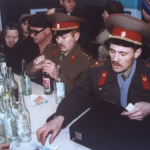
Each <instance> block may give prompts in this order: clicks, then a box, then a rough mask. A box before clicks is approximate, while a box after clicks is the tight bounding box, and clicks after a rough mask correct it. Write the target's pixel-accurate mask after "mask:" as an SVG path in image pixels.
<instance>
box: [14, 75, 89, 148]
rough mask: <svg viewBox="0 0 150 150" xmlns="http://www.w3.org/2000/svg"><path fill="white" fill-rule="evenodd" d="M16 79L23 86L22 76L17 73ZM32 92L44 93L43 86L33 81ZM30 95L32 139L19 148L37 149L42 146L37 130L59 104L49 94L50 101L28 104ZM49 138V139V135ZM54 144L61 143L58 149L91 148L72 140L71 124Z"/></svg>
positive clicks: (26, 101) (29, 107) (29, 108)
mask: <svg viewBox="0 0 150 150" xmlns="http://www.w3.org/2000/svg"><path fill="white" fill-rule="evenodd" d="M15 79H16V81H17V82H18V84H19V87H21V86H20V77H19V76H17V75H15ZM32 93H33V94H36V95H42V94H43V87H42V86H40V85H38V84H35V83H33V82H32ZM30 97H31V96H25V97H24V98H25V103H26V107H27V109H28V110H29V112H30V119H31V130H32V140H31V141H30V142H28V143H21V144H20V146H19V147H18V148H17V150H36V149H37V147H38V146H41V144H40V143H39V142H38V140H37V137H36V130H37V129H38V128H39V127H41V126H42V125H43V124H44V123H45V122H46V119H47V118H48V117H49V116H50V115H52V114H53V113H54V112H55V110H56V108H57V104H56V103H55V100H54V97H53V95H49V96H47V97H48V103H44V104H40V105H37V106H28V105H27V104H28V101H29V100H30ZM47 140H49V137H48V138H47ZM52 145H54V146H56V145H59V147H58V150H89V149H88V148H85V147H83V146H81V145H79V144H76V143H74V142H72V141H71V140H70V135H69V126H67V127H66V128H65V129H63V130H61V132H60V133H59V135H58V136H57V137H56V139H55V140H54V142H53V144H52Z"/></svg>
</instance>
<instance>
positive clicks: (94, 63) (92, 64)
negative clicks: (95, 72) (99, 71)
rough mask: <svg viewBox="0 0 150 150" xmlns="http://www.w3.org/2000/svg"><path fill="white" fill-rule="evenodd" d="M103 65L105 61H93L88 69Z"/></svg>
mask: <svg viewBox="0 0 150 150" xmlns="http://www.w3.org/2000/svg"><path fill="white" fill-rule="evenodd" d="M104 63H105V60H100V61H95V62H93V63H91V65H90V68H95V67H98V66H103V65H104Z"/></svg>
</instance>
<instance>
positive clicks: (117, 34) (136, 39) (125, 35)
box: [110, 27, 142, 45]
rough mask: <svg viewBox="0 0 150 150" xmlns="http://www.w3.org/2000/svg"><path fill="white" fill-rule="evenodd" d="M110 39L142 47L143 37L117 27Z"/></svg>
mask: <svg viewBox="0 0 150 150" xmlns="http://www.w3.org/2000/svg"><path fill="white" fill-rule="evenodd" d="M110 37H112V38H118V39H122V40H125V41H129V42H132V43H135V44H139V45H141V42H142V36H141V35H140V34H139V33H137V32H134V31H131V30H127V29H123V28H119V27H115V28H114V29H113V31H112V33H111V35H110Z"/></svg>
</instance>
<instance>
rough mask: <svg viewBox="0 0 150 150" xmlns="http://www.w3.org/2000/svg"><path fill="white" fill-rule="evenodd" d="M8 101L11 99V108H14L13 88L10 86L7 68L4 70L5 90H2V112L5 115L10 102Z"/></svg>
mask: <svg viewBox="0 0 150 150" xmlns="http://www.w3.org/2000/svg"><path fill="white" fill-rule="evenodd" d="M8 99H10V101H11V106H12V97H11V88H10V85H9V78H8V74H7V67H5V69H4V84H3V88H2V103H1V110H2V112H3V113H5V112H6V107H7V106H6V102H5V101H8Z"/></svg>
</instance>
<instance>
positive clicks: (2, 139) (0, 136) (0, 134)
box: [0, 119, 6, 144]
mask: <svg viewBox="0 0 150 150" xmlns="http://www.w3.org/2000/svg"><path fill="white" fill-rule="evenodd" d="M2 143H6V134H5V126H4V122H3V120H2V119H0V144H2Z"/></svg>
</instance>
